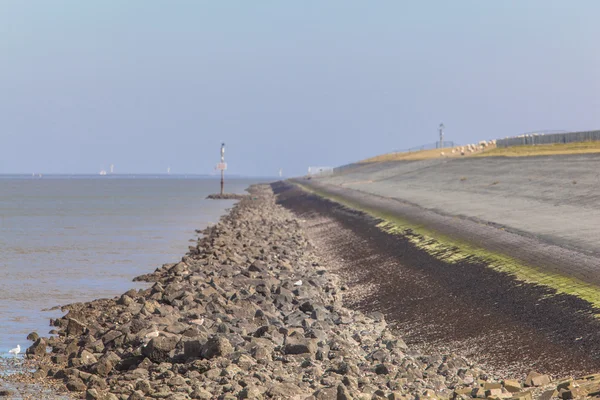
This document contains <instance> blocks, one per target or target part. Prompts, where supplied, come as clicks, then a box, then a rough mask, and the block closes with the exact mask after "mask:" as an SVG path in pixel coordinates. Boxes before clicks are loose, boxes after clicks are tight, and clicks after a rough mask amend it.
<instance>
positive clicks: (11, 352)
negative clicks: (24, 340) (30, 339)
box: [9, 345, 21, 356]
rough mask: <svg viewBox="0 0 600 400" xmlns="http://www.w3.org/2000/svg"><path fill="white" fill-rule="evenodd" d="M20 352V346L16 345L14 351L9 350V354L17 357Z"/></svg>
mask: <svg viewBox="0 0 600 400" xmlns="http://www.w3.org/2000/svg"><path fill="white" fill-rule="evenodd" d="M20 352H21V345H17V347H15V348H14V349H10V351H9V354H13V355H15V356H16V355H17V354H19V353H20Z"/></svg>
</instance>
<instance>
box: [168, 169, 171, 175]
mask: <svg viewBox="0 0 600 400" xmlns="http://www.w3.org/2000/svg"><path fill="white" fill-rule="evenodd" d="M167 175H171V167H168V168H167Z"/></svg>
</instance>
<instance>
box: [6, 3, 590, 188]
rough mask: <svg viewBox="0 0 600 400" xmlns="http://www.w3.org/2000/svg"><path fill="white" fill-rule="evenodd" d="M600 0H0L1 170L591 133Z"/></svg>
mask: <svg viewBox="0 0 600 400" xmlns="http://www.w3.org/2000/svg"><path fill="white" fill-rule="evenodd" d="M598 15H600V2H598V1H595V0H587V1H586V0H580V1H577V2H567V1H555V0H527V1H520V0H503V1H480V0H454V1H446V0H438V1H434V0H425V1H416V0H415V1H398V0H390V1H385V0H380V1H377V2H368V1H353V0H339V1H336V0H303V1H276V0H273V1H268V0H261V1H247V0H239V1H228V0H223V1H221V0H219V1H201V0H189V1H183V0H178V1H169V2H165V1H158V0H128V1H121V0H89V1H79V0H72V1H64V0H53V1H46V0H37V1H35V0H29V1H21V0H0V140H1V145H0V148H1V149H2V152H1V156H0V173H32V172H39V173H46V174H49V173H97V172H98V171H100V170H101V169H108V168H109V166H110V164H114V165H115V172H120V173H162V172H166V169H167V167H168V166H170V167H171V171H172V172H173V173H197V174H206V173H214V168H215V165H216V163H217V162H218V161H219V147H220V144H221V142H225V143H226V161H227V163H228V173H231V174H240V175H246V176H274V175H276V174H277V173H278V171H279V169H280V168H282V169H283V174H284V176H297V175H302V174H305V173H306V171H307V168H308V167H309V166H337V165H343V164H347V163H350V162H353V161H356V160H360V159H364V158H366V157H370V156H374V155H377V154H382V153H386V152H389V151H394V150H401V149H406V148H410V147H414V146H419V145H422V144H427V143H432V142H435V141H436V140H437V137H438V131H437V128H438V126H439V124H440V123H444V125H445V127H446V129H445V135H446V138H447V140H452V141H455V142H456V143H460V144H467V143H471V142H476V141H479V140H485V139H494V138H501V137H506V136H513V135H518V134H521V133H524V132H531V131H536V130H543V129H546V130H557V129H561V130H591V129H600V112H598V111H599V109H600V51H598V44H597V41H598V38H600V24H598V23H597V16H598Z"/></svg>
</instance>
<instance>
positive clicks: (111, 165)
mask: <svg viewBox="0 0 600 400" xmlns="http://www.w3.org/2000/svg"><path fill="white" fill-rule="evenodd" d="M114 172H115V166H114V165H113V164H110V173H111V174H112V173H114Z"/></svg>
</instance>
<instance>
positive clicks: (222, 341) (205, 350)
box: [201, 336, 233, 358]
mask: <svg viewBox="0 0 600 400" xmlns="http://www.w3.org/2000/svg"><path fill="white" fill-rule="evenodd" d="M231 353H233V346H232V345H231V343H230V342H229V340H227V339H226V338H224V337H221V336H213V337H212V338H210V339H208V342H206V344H204V346H202V352H201V356H202V358H214V357H224V356H227V355H229V354H231Z"/></svg>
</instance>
